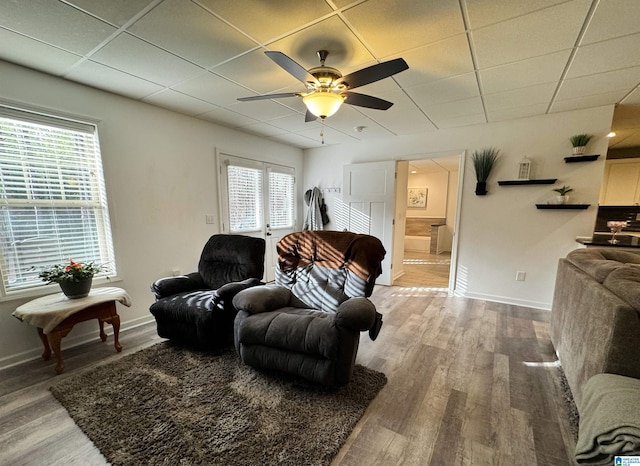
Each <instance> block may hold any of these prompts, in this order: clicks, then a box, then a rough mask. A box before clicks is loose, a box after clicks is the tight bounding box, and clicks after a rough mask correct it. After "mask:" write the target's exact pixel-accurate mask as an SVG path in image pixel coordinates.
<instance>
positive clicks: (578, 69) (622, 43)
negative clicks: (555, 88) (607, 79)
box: [567, 34, 640, 78]
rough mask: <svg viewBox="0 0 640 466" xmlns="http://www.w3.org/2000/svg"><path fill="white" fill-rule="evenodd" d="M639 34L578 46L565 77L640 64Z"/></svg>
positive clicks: (603, 71)
mask: <svg viewBox="0 0 640 466" xmlns="http://www.w3.org/2000/svg"><path fill="white" fill-rule="evenodd" d="M638 44H640V34H633V35H631V36H625V37H619V38H617V39H611V40H606V41H604V42H598V43H596V44H591V45H585V46H584V47H580V48H579V49H578V51H577V52H576V57H575V60H574V61H573V63H571V67H570V68H569V72H568V73H567V78H576V77H578V76H586V75H590V74H595V73H606V72H607V71H613V70H619V69H622V68H629V67H632V66H639V65H640V47H638Z"/></svg>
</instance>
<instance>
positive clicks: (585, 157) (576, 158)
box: [564, 154, 600, 163]
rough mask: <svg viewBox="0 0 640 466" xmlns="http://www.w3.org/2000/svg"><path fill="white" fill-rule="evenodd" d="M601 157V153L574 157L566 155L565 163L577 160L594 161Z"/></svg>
mask: <svg viewBox="0 0 640 466" xmlns="http://www.w3.org/2000/svg"><path fill="white" fill-rule="evenodd" d="M598 157H600V154H596V155H574V156H572V157H565V158H564V161H565V163H575V162H593V161H594V160H597V159H598Z"/></svg>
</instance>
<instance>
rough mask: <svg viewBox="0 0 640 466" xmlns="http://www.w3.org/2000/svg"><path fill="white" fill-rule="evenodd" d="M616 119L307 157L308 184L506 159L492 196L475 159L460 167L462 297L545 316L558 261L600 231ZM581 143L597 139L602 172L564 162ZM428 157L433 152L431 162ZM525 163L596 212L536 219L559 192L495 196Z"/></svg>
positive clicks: (605, 116) (443, 135)
mask: <svg viewBox="0 0 640 466" xmlns="http://www.w3.org/2000/svg"><path fill="white" fill-rule="evenodd" d="M612 115H613V106H605V107H599V108H595V109H586V110H577V111H572V112H564V113H557V114H550V115H543V116H537V117H531V118H523V119H520V120H514V121H509V122H500V123H492V124H486V125H477V126H469V127H462V128H456V129H448V130H439V131H437V132H428V133H424V134H420V135H412V136H402V137H396V138H393V139H389V140H371V141H364V142H360V143H352V144H341V145H336V146H327V147H322V148H316V149H310V150H306V151H305V166H304V174H305V180H307V179H313V181H314V183H320V184H322V183H325V182H334V180H336V179H340V174H339V173H336V170H335V167H336V166H341V165H343V164H351V163H358V162H372V161H379V160H390V159H395V160H403V159H404V160H409V159H417V158H429V157H432V156H433V154H436V153H437V154H439V155H451V154H456V153H462V152H464V151H465V150H466V151H467V152H472V151H474V150H479V149H483V148H487V147H496V148H498V149H500V151H501V152H502V154H503V159H502V160H501V162H500V164H499V165H498V166H497V167H496V170H495V172H494V173H493V174H492V175H491V177H490V179H489V194H488V195H486V196H476V195H475V194H474V188H475V178H474V175H473V170H472V168H471V167H470V163H469V161H468V160H469V159H470V157H468V156H467V157H466V158H467V162H466V165H467V166H465V167H461V173H463V177H464V179H463V184H462V196H461V200H460V202H461V204H460V206H461V211H460V216H461V222H460V230H459V231H458V232H457V233H458V235H459V236H458V241H459V250H458V256H457V274H456V275H457V284H456V293H458V294H460V295H464V296H469V297H478V298H484V299H489V300H494V301H501V302H507V303H512V304H522V305H526V306H532V307H540V308H546V309H548V308H550V305H551V301H552V297H553V288H554V283H555V274H556V267H557V261H558V259H559V258H561V257H563V256H565V255H566V254H567V253H568V252H569V251H571V250H573V249H575V248H576V247H577V246H578V245H577V243H576V242H575V237H576V236H584V235H590V234H591V232H592V231H593V226H594V223H595V216H596V211H597V202H598V193H599V191H600V185H601V182H602V173H603V167H604V160H605V157H606V152H607V139H606V134H607V133H608V132H609V131H610V128H611V119H612ZM577 133H589V134H593V135H595V137H594V139H593V140H592V142H590V144H589V147H588V149H587V150H588V152H589V153H591V154H601V157H600V158H599V159H598V160H597V161H596V162H591V163H572V164H566V163H565V162H564V159H563V157H565V156H568V155H570V154H571V144H570V143H569V141H568V138H569V137H570V136H571V135H573V134H577ZM424 148H429V153H427V152H426V151H425V149H424ZM420 155H422V156H420ZM523 155H527V156H528V158H529V159H531V160H532V161H533V164H534V166H533V176H535V177H536V178H558V181H557V183H556V185H555V187H558V186H561V185H563V184H568V185H571V186H572V187H573V188H574V193H572V194H574V199H575V201H577V202H578V201H581V202H585V203H591V204H592V205H591V207H590V208H589V209H587V210H563V211H560V210H537V209H536V207H535V204H536V203H544V202H546V201H547V200H548V199H550V198H551V197H552V196H553V195H554V194H555V193H553V192H552V191H551V189H552V188H553V187H554V186H550V185H532V186H519V187H500V186H498V185H497V181H498V180H510V179H514V178H515V175H516V169H517V163H518V162H519V161H520V160H521V159H522V157H523ZM518 270H521V271H525V272H526V274H527V275H526V280H525V281H523V282H519V281H515V275H516V271H518Z"/></svg>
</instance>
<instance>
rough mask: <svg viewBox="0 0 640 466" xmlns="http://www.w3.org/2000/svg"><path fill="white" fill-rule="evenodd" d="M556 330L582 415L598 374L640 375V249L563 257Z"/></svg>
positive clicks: (555, 340) (553, 320)
mask: <svg viewBox="0 0 640 466" xmlns="http://www.w3.org/2000/svg"><path fill="white" fill-rule="evenodd" d="M550 329H551V341H552V342H553V345H554V347H555V349H556V352H557V353H558V357H559V358H560V362H561V364H562V367H563V369H564V372H565V374H566V377H567V381H568V383H569V387H570V388H571V392H572V393H573V397H574V399H575V402H576V405H577V407H578V411H579V412H580V414H582V411H583V407H584V406H583V390H584V385H585V383H586V382H587V381H588V380H589V379H590V378H591V377H592V376H594V375H596V374H601V373H611V374H619V375H624V376H628V377H635V378H640V250H639V251H637V252H634V251H629V250H620V249H615V248H599V249H596V248H593V249H592V248H588V249H577V250H575V251H572V252H570V253H569V254H568V255H567V257H566V258H563V259H560V261H559V264H558V275H557V278H556V287H555V292H554V297H553V306H552V312H551V325H550Z"/></svg>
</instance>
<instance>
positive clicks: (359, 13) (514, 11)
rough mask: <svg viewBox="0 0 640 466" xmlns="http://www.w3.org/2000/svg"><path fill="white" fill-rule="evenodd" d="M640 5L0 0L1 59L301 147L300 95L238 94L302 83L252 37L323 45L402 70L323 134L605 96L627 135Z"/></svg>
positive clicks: (350, 61) (484, 116)
mask: <svg viewBox="0 0 640 466" xmlns="http://www.w3.org/2000/svg"><path fill="white" fill-rule="evenodd" d="M592 6H593V7H594V9H593V10H591V8H592ZM639 16H640V0H598V1H597V2H596V1H594V0H527V1H514V0H403V1H402V2H399V1H397V0H308V1H304V2H300V1H298V0H270V1H268V2H266V1H262V0H234V1H228V0H110V1H103V2H98V1H96V0H60V1H55V0H28V1H27V0H24V1H18V0H15V1H14V0H0V60H5V61H8V62H12V63H16V64H18V65H22V66H27V67H31V68H34V69H36V70H39V71H43V72H46V73H51V74H54V75H58V76H61V77H62V78H65V79H70V80H74V81H77V82H81V83H84V84H87V85H89V86H93V87H96V88H98V89H103V90H105V91H109V92H112V93H117V94H121V95H123V96H126V97H130V98H133V99H138V100H145V101H146V102H150V103H153V104H154V105H156V106H160V107H164V108H168V109H172V110H173V111H176V112H180V113H184V114H186V115H194V116H196V117H197V118H201V119H204V120H207V121H213V122H216V123H219V124H221V125H224V126H228V127H232V128H239V127H245V129H244V131H245V132H250V133H251V134H258V135H262V136H263V137H267V138H269V139H272V140H280V141H282V142H284V143H285V144H291V145H293V146H296V147H302V148H306V147H318V146H320V137H319V128H320V124H319V122H317V121H316V122H314V123H309V124H305V123H304V114H305V112H306V107H305V105H304V103H303V102H302V99H301V98H299V97H291V98H282V99H277V100H260V101H251V102H239V101H237V98H238V97H244V96H250V95H257V94H264V93H273V92H300V91H303V90H304V85H303V84H302V83H300V82H299V81H298V80H297V79H296V78H294V77H293V76H292V75H291V74H290V73H289V72H287V71H285V69H283V68H282V67H281V66H279V65H277V64H276V63H275V62H273V61H272V60H270V59H269V58H268V57H266V56H265V55H264V53H263V52H264V50H266V49H268V50H278V51H281V52H283V53H285V54H286V55H288V56H289V57H291V59H293V60H294V61H296V62H297V63H299V64H300V65H301V66H303V67H304V68H305V69H307V70H308V69H310V68H312V67H316V66H318V65H319V60H318V58H317V56H316V52H317V51H318V50H321V49H325V50H328V51H329V57H328V58H327V61H326V66H330V67H334V68H337V69H338V70H339V71H340V72H342V73H343V74H348V73H352V72H354V71H359V70H361V69H363V68H365V67H369V66H372V65H376V64H378V63H380V62H383V61H386V60H390V59H393V58H399V57H402V58H404V59H405V60H406V61H407V63H408V65H409V69H408V70H406V71H403V72H401V73H398V74H395V75H393V76H391V77H388V78H386V79H380V80H378V81H374V82H372V83H370V84H367V85H363V86H360V87H358V88H355V92H360V93H363V94H368V95H372V96H375V97H379V98H382V99H386V100H389V101H391V102H393V103H394V105H393V106H392V107H391V108H390V109H389V110H387V111H380V110H374V109H367V108H362V107H355V106H350V105H343V106H342V108H341V109H340V110H339V111H338V113H337V114H336V115H333V116H332V117H330V118H328V119H327V121H326V129H327V135H328V134H330V133H335V136H334V137H326V138H325V143H326V144H327V145H329V144H337V143H339V142H344V141H356V142H357V141H359V140H369V139H375V138H386V139H390V138H394V137H396V136H397V135H405V134H415V133H424V132H428V131H439V130H440V129H446V128H453V127H457V126H462V125H472V124H484V123H486V122H487V120H489V121H501V120H508V119H516V118H523V117H526V116H533V115H544V114H546V113H549V112H558V111H564V110H573V109H578V108H588V107H597V106H602V105H611V104H618V108H617V110H616V112H615V115H616V118H615V119H614V123H613V125H614V127H615V125H618V126H624V128H623V129H624V131H625V134H624V137H619V138H614V139H615V140H612V141H611V144H615V146H616V147H625V146H626V145H627V144H630V143H631V142H634V141H635V140H636V139H635V132H636V130H637V131H638V132H640V91H637V87H638V85H639V84H640V47H638V44H639V43H640V21H638V17H639ZM465 21H467V27H468V30H465ZM561 84H562V85H561ZM631 104H633V105H631ZM635 104H637V105H635ZM618 115H620V116H619V117H618ZM355 126H366V127H367V129H366V130H365V131H364V132H363V133H355V132H354V131H353V127H355ZM280 133H283V134H280ZM298 133H300V134H298ZM276 138H278V139H276Z"/></svg>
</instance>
